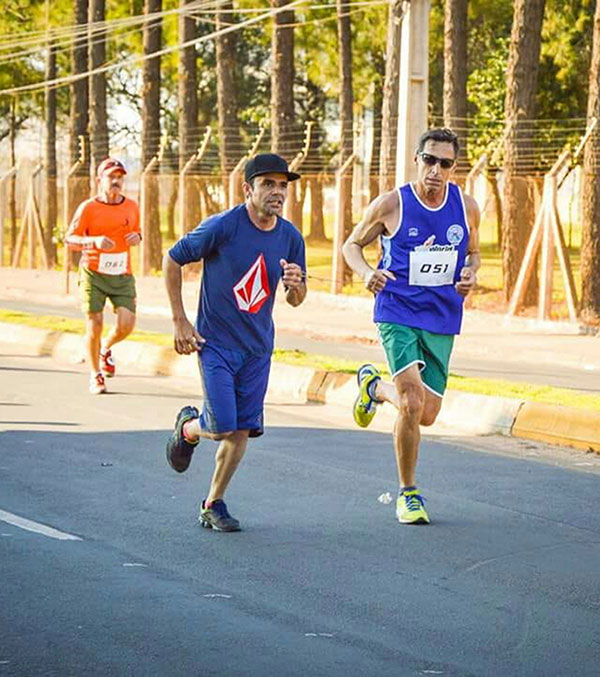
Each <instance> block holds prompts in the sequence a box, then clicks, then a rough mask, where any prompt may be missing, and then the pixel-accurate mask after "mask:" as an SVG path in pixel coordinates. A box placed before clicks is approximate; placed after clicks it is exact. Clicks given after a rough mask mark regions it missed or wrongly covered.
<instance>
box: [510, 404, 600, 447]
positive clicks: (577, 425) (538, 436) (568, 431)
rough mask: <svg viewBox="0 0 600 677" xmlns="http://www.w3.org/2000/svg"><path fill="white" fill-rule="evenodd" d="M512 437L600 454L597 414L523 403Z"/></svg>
mask: <svg viewBox="0 0 600 677" xmlns="http://www.w3.org/2000/svg"><path fill="white" fill-rule="evenodd" d="M512 434H513V435H514V436H516V437H525V438H527V439H530V440H539V441H541V442H549V443H550V444H565V445H567V446H570V447H575V448H577V449H585V450H589V451H596V452H600V412H597V411H590V410H587V409H574V408H572V407H561V406H559V405H554V404H541V403H539V402H525V403H524V404H523V406H522V407H521V409H520V411H519V412H518V414H517V416H516V419H515V423H514V425H513V427H512Z"/></svg>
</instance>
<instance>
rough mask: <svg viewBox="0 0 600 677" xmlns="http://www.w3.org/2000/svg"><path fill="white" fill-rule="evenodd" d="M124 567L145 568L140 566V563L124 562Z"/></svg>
mask: <svg viewBox="0 0 600 677" xmlns="http://www.w3.org/2000/svg"><path fill="white" fill-rule="evenodd" d="M123 566H124V567H147V566H148V565H147V564H142V563H141V562H125V563H124V564H123Z"/></svg>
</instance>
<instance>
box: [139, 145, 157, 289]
mask: <svg viewBox="0 0 600 677" xmlns="http://www.w3.org/2000/svg"><path fill="white" fill-rule="evenodd" d="M161 152H162V150H161V151H159V154H157V155H155V156H154V157H153V158H152V159H151V160H150V162H149V163H148V164H147V165H146V166H145V167H144V169H143V170H142V174H141V177H140V225H141V231H142V241H141V243H140V275H141V276H142V277H145V276H146V275H148V273H149V272H150V230H151V226H150V219H149V215H150V213H151V207H150V205H149V204H148V201H149V195H148V193H149V192H150V191H148V186H147V185H146V182H147V181H149V180H151V179H152V178H154V177H153V174H154V169H155V167H156V166H157V165H158V163H159V161H160V157H159V156H160V154H161Z"/></svg>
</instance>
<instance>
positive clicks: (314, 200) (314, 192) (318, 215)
mask: <svg viewBox="0 0 600 677" xmlns="http://www.w3.org/2000/svg"><path fill="white" fill-rule="evenodd" d="M308 183H309V186H310V234H309V236H308V241H309V242H325V241H326V240H327V238H326V236H325V220H324V219H323V185H322V183H321V180H320V178H319V175H318V174H310V175H309V177H308Z"/></svg>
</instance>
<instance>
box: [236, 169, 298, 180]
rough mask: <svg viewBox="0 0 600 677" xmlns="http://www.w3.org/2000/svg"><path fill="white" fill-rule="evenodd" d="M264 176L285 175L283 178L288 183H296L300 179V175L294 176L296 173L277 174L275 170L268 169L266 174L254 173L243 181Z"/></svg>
mask: <svg viewBox="0 0 600 677" xmlns="http://www.w3.org/2000/svg"><path fill="white" fill-rule="evenodd" d="M265 174H285V177H286V178H287V180H288V181H297V180H298V179H299V178H301V176H300V174H296V172H278V171H277V170H273V169H269V170H268V171H266V172H256V173H254V174H252V176H248V177H245V179H244V180H245V181H251V180H252V179H255V178H256V177H257V176H264V175H265Z"/></svg>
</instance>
